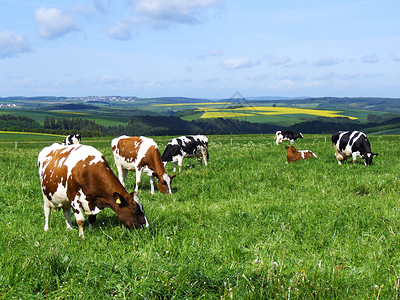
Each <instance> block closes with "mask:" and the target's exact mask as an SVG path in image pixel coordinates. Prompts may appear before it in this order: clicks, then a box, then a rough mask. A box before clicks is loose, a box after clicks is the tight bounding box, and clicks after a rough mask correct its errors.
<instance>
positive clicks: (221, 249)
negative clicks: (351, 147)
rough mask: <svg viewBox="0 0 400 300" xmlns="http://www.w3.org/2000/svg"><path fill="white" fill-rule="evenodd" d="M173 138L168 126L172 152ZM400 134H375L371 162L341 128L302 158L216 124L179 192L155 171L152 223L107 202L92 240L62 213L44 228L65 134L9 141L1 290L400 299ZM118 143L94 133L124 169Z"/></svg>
mask: <svg viewBox="0 0 400 300" xmlns="http://www.w3.org/2000/svg"><path fill="white" fill-rule="evenodd" d="M170 138H171V137H155V138H154V139H155V140H156V142H157V143H158V146H159V148H160V151H161V152H163V150H164V148H165V145H166V143H167V142H168V141H169V140H170ZM398 139H399V136H379V135H370V136H369V140H370V142H371V146H372V151H373V152H377V153H379V156H378V157H377V158H375V159H374V164H373V165H372V166H369V167H365V166H364V164H363V162H362V161H361V160H359V162H358V163H357V164H355V165H354V164H353V163H351V162H350V161H348V162H345V163H344V164H343V165H341V166H339V165H338V164H337V162H336V158H335V157H334V151H333V147H332V145H331V142H330V136H328V135H305V138H304V139H303V140H297V141H296V143H295V147H296V148H297V149H298V150H306V149H308V150H312V151H313V152H314V153H316V154H317V156H318V158H317V159H314V158H312V159H308V160H305V161H299V162H294V163H290V164H286V163H285V161H286V149H285V148H284V146H285V145H287V142H283V143H282V144H281V145H276V144H275V140H274V138H273V136H272V135H243V136H209V142H210V143H209V151H210V160H209V166H207V167H205V166H198V165H197V162H196V161H195V160H194V159H185V160H184V164H183V168H182V172H181V173H177V177H176V178H174V180H173V181H172V190H173V195H164V194H161V193H160V192H159V191H158V190H156V193H155V195H153V196H151V195H150V184H149V179H148V177H147V176H146V175H142V184H141V186H140V188H139V197H140V200H141V202H142V204H143V206H144V209H145V213H146V216H147V218H148V220H149V223H150V226H149V228H148V229H144V230H138V231H136V230H127V229H125V228H124V227H123V226H122V225H121V224H120V222H119V220H118V218H117V216H116V215H115V213H114V212H112V211H111V210H109V209H105V210H104V211H103V212H101V213H100V214H99V215H98V217H97V222H96V224H95V226H94V230H93V231H92V232H91V233H89V232H88V221H87V220H86V224H85V239H84V240H82V239H80V238H79V237H78V232H77V230H78V229H77V225H76V223H75V222H74V218H73V224H74V230H73V231H67V230H66V227H65V221H64V216H63V214H62V212H57V213H54V212H52V214H51V216H50V230H49V231H48V232H44V231H43V226H44V220H43V199H42V195H41V191H40V184H39V176H38V170H37V166H36V160H37V155H38V153H39V151H40V150H41V149H42V148H43V147H45V146H47V145H49V144H51V143H52V142H53V141H55V142H59V141H60V139H59V138H58V137H55V138H54V139H53V141H50V140H49V141H43V140H40V141H39V140H38V141H37V142H36V143H33V142H31V141H29V143H26V144H24V143H23V141H19V142H18V148H17V149H15V145H14V142H11V141H10V142H3V143H0V169H1V172H0V182H1V190H0V214H1V218H0V236H1V239H0V269H1V272H0V298H2V299H13V298H20V299H42V298H51V299H67V298H68V299H83V298H84V299H104V298H115V299H160V298H162V299H262V298H264V299H265V298H266V299H268V298H286V299H289V298H290V299H297V298H300V299H304V298H306V299H309V298H315V299H329V298H337V299H360V298H364V299H365V298H371V299H378V298H381V299H397V298H398V296H399V286H400V211H399V208H400V204H399V198H400V194H399V188H400V182H399V180H400V175H399V174H400V161H399V154H398ZM110 142H111V138H109V139H103V140H96V139H91V140H85V139H83V140H82V143H84V144H89V145H92V146H94V147H96V148H97V149H99V150H100V151H101V152H102V153H103V154H104V155H105V156H106V158H107V160H108V162H109V164H110V166H111V168H112V169H113V171H114V173H115V172H116V167H115V164H114V161H113V157H112V153H111V149H110ZM167 171H168V172H169V173H170V174H172V165H171V164H168V165H167ZM126 182H127V190H128V191H133V189H134V174H133V173H129V175H128V177H127V181H126Z"/></svg>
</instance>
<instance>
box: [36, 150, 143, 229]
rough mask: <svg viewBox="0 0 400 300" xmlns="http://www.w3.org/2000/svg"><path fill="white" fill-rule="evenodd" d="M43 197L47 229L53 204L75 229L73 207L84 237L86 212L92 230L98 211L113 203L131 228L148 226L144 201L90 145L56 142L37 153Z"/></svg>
mask: <svg viewBox="0 0 400 300" xmlns="http://www.w3.org/2000/svg"><path fill="white" fill-rule="evenodd" d="M38 166H39V176H40V183H41V187H42V193H43V200H44V205H43V209H44V217H45V224H44V230H45V231H47V230H48V229H49V217H50V211H51V208H62V210H63V212H64V217H65V222H66V225H67V228H68V229H72V223H71V207H72V210H73V212H74V215H75V219H76V223H77V224H78V227H79V236H80V237H84V234H83V225H84V222H85V219H84V215H83V212H85V213H86V214H87V215H89V230H91V229H92V225H93V223H94V222H95V220H96V214H98V213H99V212H100V211H102V210H103V209H104V208H106V207H110V208H111V209H112V210H113V211H115V213H116V214H117V216H118V218H119V219H120V221H121V222H122V223H123V224H124V225H125V226H126V227H128V228H132V227H133V228H141V227H142V226H143V225H145V226H148V223H147V219H146V217H145V215H144V212H143V207H142V204H141V203H140V201H139V198H138V197H137V195H136V194H134V193H131V194H129V193H128V192H127V191H126V190H125V188H124V187H123V186H122V184H121V183H120V182H119V180H118V178H117V177H116V176H115V175H114V173H113V172H112V171H111V168H110V167H109V165H108V163H107V161H106V160H105V158H104V156H103V155H102V154H101V153H100V152H99V151H97V150H96V149H95V148H93V147H91V146H85V145H71V146H63V145H60V144H53V145H51V146H49V147H45V148H43V150H42V151H41V152H40V153H39V156H38Z"/></svg>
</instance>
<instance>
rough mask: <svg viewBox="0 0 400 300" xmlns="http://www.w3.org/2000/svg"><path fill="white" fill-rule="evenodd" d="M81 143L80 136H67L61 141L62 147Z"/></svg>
mask: <svg viewBox="0 0 400 300" xmlns="http://www.w3.org/2000/svg"><path fill="white" fill-rule="evenodd" d="M80 143H81V135H80V134H69V135H67V137H66V138H65V140H63V142H62V144H63V145H74V144H80Z"/></svg>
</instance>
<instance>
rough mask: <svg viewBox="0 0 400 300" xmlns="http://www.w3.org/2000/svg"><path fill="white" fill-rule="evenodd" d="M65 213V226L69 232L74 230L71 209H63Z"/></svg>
mask: <svg viewBox="0 0 400 300" xmlns="http://www.w3.org/2000/svg"><path fill="white" fill-rule="evenodd" d="M63 213H64V218H65V225H66V226H67V229H68V230H72V222H71V207H63Z"/></svg>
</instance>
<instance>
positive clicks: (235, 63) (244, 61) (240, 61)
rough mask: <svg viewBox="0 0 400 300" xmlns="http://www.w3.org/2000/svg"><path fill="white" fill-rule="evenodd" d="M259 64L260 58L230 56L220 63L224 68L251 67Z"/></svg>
mask: <svg viewBox="0 0 400 300" xmlns="http://www.w3.org/2000/svg"><path fill="white" fill-rule="evenodd" d="M259 64H261V59H256V60H254V59H251V58H250V57H242V58H231V59H227V60H225V61H224V62H223V63H222V66H223V68H224V69H227V70H237V69H242V68H252V67H254V66H257V65H259Z"/></svg>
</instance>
